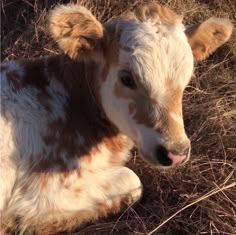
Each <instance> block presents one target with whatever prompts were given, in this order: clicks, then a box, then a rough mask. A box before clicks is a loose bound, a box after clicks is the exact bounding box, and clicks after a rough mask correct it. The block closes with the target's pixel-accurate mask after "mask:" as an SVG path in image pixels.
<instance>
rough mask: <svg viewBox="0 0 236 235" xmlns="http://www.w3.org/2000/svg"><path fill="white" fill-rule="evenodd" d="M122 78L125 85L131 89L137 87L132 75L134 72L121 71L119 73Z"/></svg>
mask: <svg viewBox="0 0 236 235" xmlns="http://www.w3.org/2000/svg"><path fill="white" fill-rule="evenodd" d="M119 77H120V80H121V82H122V83H123V85H124V86H127V87H129V88H130V89H135V88H136V84H135V82H134V79H133V77H132V74H131V73H130V72H128V71H121V72H120V74H119Z"/></svg>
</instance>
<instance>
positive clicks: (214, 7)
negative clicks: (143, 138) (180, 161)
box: [0, 0, 236, 235]
mask: <svg viewBox="0 0 236 235" xmlns="http://www.w3.org/2000/svg"><path fill="white" fill-rule="evenodd" d="M82 1H83V2H87V3H88V5H89V6H90V7H91V9H92V11H93V12H94V13H95V14H96V15H97V16H98V17H99V19H101V20H102V21H103V22H105V21H106V20H108V19H110V18H111V17H115V16H117V15H119V14H120V13H122V12H123V11H124V10H127V9H132V8H133V7H135V6H137V5H139V4H140V3H142V2H144V1H143V0H130V1H126V0H104V1H102V0H97V1H96V0H87V1H86V0H82ZM82 1H80V2H82ZM0 2H1V13H2V34H1V40H2V44H1V47H2V49H1V57H2V60H10V59H19V58H30V57H39V56H43V55H49V54H54V53H57V52H58V49H57V47H56V45H55V43H54V42H53V41H52V40H51V38H50V37H49V36H48V34H47V33H46V31H47V29H46V27H45V19H46V16H47V11H48V10H49V9H51V8H52V7H53V6H54V5H55V4H56V3H66V2H69V1H62V0H61V1H56V0H54V1H53V0H3V1H0ZM74 2H76V1H74ZM127 2H128V3H127ZM157 2H159V3H163V4H166V5H168V6H170V7H171V8H172V9H173V10H175V11H176V12H178V13H183V14H184V16H185V18H184V21H185V22H188V24H189V23H194V22H199V21H202V20H204V19H207V18H208V17H210V16H213V15H215V16H221V17H229V18H230V19H231V20H232V21H233V23H234V25H235V26H236V1H235V0H212V1H210V0H195V1H192V0H168V1H164V0H161V1H157ZM184 116H185V125H186V129H187V133H188V135H189V136H190V139H191V140H192V158H191V161H190V162H189V163H188V164H187V165H186V166H185V167H182V168H180V169H176V170H173V171H171V172H159V171H158V170H153V169H151V168H150V167H149V166H148V165H146V164H145V163H144V162H143V161H142V160H141V159H140V158H139V157H137V158H136V157H134V158H133V159H132V160H131V161H130V163H129V166H130V167H131V168H132V169H133V170H134V171H135V172H136V173H137V174H138V175H139V176H140V178H141V180H142V182H143V185H144V197H143V200H142V201H141V202H140V203H139V204H138V205H137V206H136V207H135V208H130V209H128V210H127V211H125V212H124V213H123V214H120V215H116V216H112V217H110V218H107V219H103V220H100V221H98V222H96V223H91V224H89V225H86V226H85V227H83V228H82V229H80V232H79V233H74V234H81V235H82V234H119V235H123V234H124V235H125V234H137V235H138V234H148V233H149V232H151V231H152V230H154V229H156V231H155V232H154V233H153V234H158V235H160V234H165V235H176V234H180V235H182V234H236V204H235V203H236V187H235V182H236V172H235V168H236V32H235V31H234V33H233V36H232V37H231V39H230V41H229V42H228V43H227V44H225V45H224V46H222V47H221V48H220V49H218V50H217V51H216V52H215V53H214V54H213V55H212V56H210V58H208V59H207V60H206V61H204V62H201V63H198V64H196V70H195V77H193V79H192V82H191V83H190V85H189V86H188V88H187V90H186V92H185V96H184Z"/></svg>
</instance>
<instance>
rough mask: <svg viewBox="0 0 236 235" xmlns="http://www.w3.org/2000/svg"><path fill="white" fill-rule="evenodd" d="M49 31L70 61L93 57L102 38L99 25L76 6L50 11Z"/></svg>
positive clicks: (90, 14) (87, 11)
mask: <svg viewBox="0 0 236 235" xmlns="http://www.w3.org/2000/svg"><path fill="white" fill-rule="evenodd" d="M49 29H50V32H51V34H52V36H53V38H54V39H55V40H56V41H57V43H58V45H59V46H60V48H61V49H62V50H63V51H64V52H65V53H66V54H68V55H69V57H71V58H72V59H76V58H77V59H86V58H88V57H91V56H92V57H93V56H94V55H95V54H96V53H97V52H98V51H99V44H100V41H101V39H102V38H103V27H102V25H101V23H100V22H99V21H98V20H97V19H96V18H95V17H94V16H93V15H92V13H91V12H90V11H89V10H87V9H86V8H84V7H82V6H80V5H76V4H68V5H62V6H58V7H56V8H55V9H54V10H52V12H51V14H50V16H49Z"/></svg>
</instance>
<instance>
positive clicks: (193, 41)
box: [185, 18, 233, 61]
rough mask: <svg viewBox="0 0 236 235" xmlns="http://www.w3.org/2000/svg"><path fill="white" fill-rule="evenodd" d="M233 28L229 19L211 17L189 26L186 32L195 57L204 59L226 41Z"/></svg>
mask: <svg viewBox="0 0 236 235" xmlns="http://www.w3.org/2000/svg"><path fill="white" fill-rule="evenodd" d="M232 30H233V25H232V24H231V23H230V21H229V20H227V19H220V18H210V19H209V20H206V21H204V22H203V23H201V24H197V25H194V26H192V27H189V28H188V29H187V30H186V31H185V33H186V36H187V38H188V42H189V44H190V46H191V48H192V52H193V56H194V59H195V60H196V61H197V60H203V59H205V58H206V57H208V56H209V55H210V54H211V53H212V52H213V51H215V50H216V49H217V48H218V47H220V46H221V45H222V44H223V43H225V42H226V41H227V40H228V39H229V37H230V35H231V33H232Z"/></svg>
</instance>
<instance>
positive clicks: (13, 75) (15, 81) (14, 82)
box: [6, 70, 21, 91]
mask: <svg viewBox="0 0 236 235" xmlns="http://www.w3.org/2000/svg"><path fill="white" fill-rule="evenodd" d="M6 77H7V80H8V81H9V84H10V85H11V87H12V90H13V91H18V90H19V89H20V88H21V77H20V75H19V72H18V71H17V70H8V71H7V72H6Z"/></svg>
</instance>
